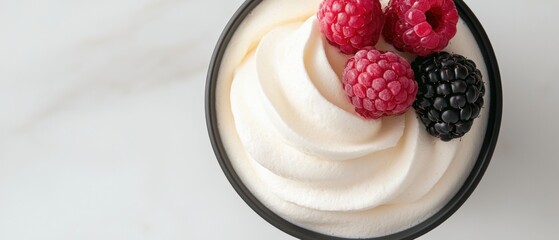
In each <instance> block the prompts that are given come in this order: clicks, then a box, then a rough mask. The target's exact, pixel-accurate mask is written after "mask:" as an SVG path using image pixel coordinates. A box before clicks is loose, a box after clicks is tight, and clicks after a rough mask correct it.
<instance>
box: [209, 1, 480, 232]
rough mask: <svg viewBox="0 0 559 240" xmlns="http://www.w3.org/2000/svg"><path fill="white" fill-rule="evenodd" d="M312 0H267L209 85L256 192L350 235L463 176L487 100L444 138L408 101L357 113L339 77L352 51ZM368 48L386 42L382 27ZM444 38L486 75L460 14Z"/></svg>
mask: <svg viewBox="0 0 559 240" xmlns="http://www.w3.org/2000/svg"><path fill="white" fill-rule="evenodd" d="M381 2H382V4H383V6H385V5H386V4H387V2H388V1H381ZM319 3H320V0H264V1H263V2H262V3H261V4H259V6H258V7H256V9H254V10H253V12H252V13H251V14H250V15H249V16H247V17H246V18H245V20H244V22H243V24H242V25H241V26H240V27H239V28H238V30H237V31H236V33H235V36H234V37H233V39H232V40H231V42H230V43H229V45H228V49H227V52H226V54H225V56H224V59H223V63H222V66H221V68H220V75H219V79H218V85H217V114H218V127H219V131H220V134H221V138H222V141H223V144H224V147H225V149H226V151H227V154H228V156H229V159H230V161H231V163H232V165H233V167H234V169H235V171H236V173H237V174H238V175H239V177H240V178H241V180H242V181H243V183H244V184H245V185H246V186H247V188H248V189H249V190H250V191H251V192H252V193H253V195H254V196H255V197H256V198H257V199H258V200H259V201H260V202H262V203H263V204H264V205H265V206H266V207H268V208H269V209H271V210H272V211H274V212H275V213H276V214H278V215H279V216H281V217H283V218H284V219H286V220H288V221H290V222H292V223H294V224H296V225H298V226H301V227H303V228H307V229H309V230H312V231H316V232H320V233H323V234H328V235H332V236H339V237H348V238H363V237H378V236H384V235H388V234H391V233H395V232H398V231H401V230H405V229H407V228H409V227H411V226H414V225H416V224H418V223H420V222H422V221H424V220H425V219H427V218H428V217H430V216H432V215H433V214H435V213H436V212H437V211H438V210H440V209H441V208H442V207H443V206H444V204H446V203H447V202H448V201H449V200H450V199H451V198H452V197H453V196H454V194H455V193H456V192H457V191H458V189H459V188H460V187H461V185H462V184H463V182H464V180H465V178H466V177H467V175H468V174H469V172H470V170H471V168H472V166H473V164H474V162H475V160H476V158H477V155H478V153H479V150H480V147H481V146H480V145H481V142H482V137H483V135H484V133H485V129H486V125H487V115H488V114H487V112H486V111H487V109H484V110H483V111H482V113H481V117H480V118H479V119H477V120H476V121H475V122H474V126H473V127H472V129H471V130H470V132H469V133H468V134H466V136H465V137H463V138H462V139H456V140H453V141H450V142H443V141H440V140H439V139H437V138H434V137H431V136H430V135H429V134H428V133H427V131H426V130H425V127H424V126H423V125H422V124H421V123H420V121H419V120H418V119H417V118H416V115H415V112H414V110H413V108H412V109H410V110H409V111H408V112H407V113H406V114H404V115H401V116H396V117H384V118H381V119H378V120H366V119H363V118H361V117H360V116H358V114H356V113H355V111H354V109H353V106H352V105H351V103H350V102H349V101H348V99H347V96H346V95H345V93H344V91H343V87H342V84H341V81H340V78H341V74H342V71H343V68H344V66H345V62H346V61H347V59H348V58H349V56H347V55H343V54H342V53H340V52H339V51H338V49H336V48H335V47H332V46H330V45H329V44H328V43H327V42H326V40H325V39H324V38H323V36H322V34H321V33H320V31H319V29H318V26H317V20H316V16H315V14H316V11H317V9H318V5H319ZM377 48H379V49H380V50H390V51H395V50H394V49H393V48H391V47H390V46H389V45H387V44H386V43H384V42H383V41H382V39H381V41H380V43H379V44H377ZM445 50H446V51H449V52H454V53H458V54H461V55H464V56H466V57H468V58H469V59H472V60H474V61H475V62H476V63H477V64H478V68H479V69H480V70H481V71H482V74H483V75H484V76H487V75H488V74H487V70H486V67H485V64H484V61H483V58H482V55H481V52H480V50H479V48H478V46H477V43H476V41H475V39H474V37H473V35H472V34H471V32H470V30H469V28H468V27H467V26H466V25H465V23H464V22H462V21H460V22H459V24H458V33H457V35H456V36H455V38H454V39H453V40H452V41H451V42H450V44H449V46H448V47H447V49H445ZM395 52H396V51H395ZM401 55H402V56H408V55H405V54H401ZM408 57H409V56H408ZM408 60H409V61H410V62H411V61H412V60H413V59H411V58H408Z"/></svg>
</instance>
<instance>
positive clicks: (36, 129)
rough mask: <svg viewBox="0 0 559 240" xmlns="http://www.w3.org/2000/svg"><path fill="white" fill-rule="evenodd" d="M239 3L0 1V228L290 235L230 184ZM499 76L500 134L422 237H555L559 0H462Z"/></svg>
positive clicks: (23, 235)
mask: <svg viewBox="0 0 559 240" xmlns="http://www.w3.org/2000/svg"><path fill="white" fill-rule="evenodd" d="M241 2H242V1H241V0H227V1H222V0H205V1H201V0H183V1H178V0H176V1H175V0H119V1H114V0H98V1H75V0H50V1H42V0H20V1H15V0H0V240H12V239H13V240H28V239H29V240H35V239H37V240H50V239H52V240H70V239H104V240H113V239H114V240H126V239H134V240H136V239H138V240H141V239H164V240H175V239H176V240H178V239H181V240H182V239H291V237H289V236H287V235H286V234H284V233H282V232H281V231H279V230H277V229H275V228H274V227H272V226H271V225H269V224H267V223H266V222H265V221H264V220H262V219H261V218H260V217H258V216H257V215H256V214H255V213H254V212H252V210H250V209H249V207H248V206H246V205H245V204H244V202H243V201H242V200H241V199H240V197H238V196H237V195H236V193H235V192H234V190H233V188H232V187H231V186H230V185H229V183H228V182H227V180H226V179H225V176H224V175H223V174H222V172H221V169H220V168H219V166H218V164H217V161H216V159H215V157H214V155H213V153H212V150H211V147H210V143H209V139H208V136H207V132H206V126H205V119H204V84H205V74H206V69H207V66H208V63H209V59H210V55H211V53H212V51H213V47H214V45H215V43H216V41H217V39H218V36H219V34H220V33H221V31H222V29H223V27H224V26H225V24H226V22H227V20H228V19H229V18H230V17H231V15H232V14H233V12H234V11H235V10H236V8H237V7H238V6H240V4H241ZM466 3H467V4H468V5H469V6H470V7H471V8H472V10H473V11H474V12H475V13H476V15H477V16H478V18H479V19H480V21H481V22H482V24H483V25H484V27H485V29H486V31H487V32H488V35H489V37H490V39H491V41H492V43H493V46H494V48H495V51H496V54H497V57H498V60H499V64H500V69H501V73H502V81H503V91H504V113H503V123H502V128H501V135H500V139H499V144H498V146H497V149H496V152H495V154H494V157H493V160H492V163H491V165H490V167H489V169H488V171H487V173H486V174H485V177H484V179H483V181H482V182H481V184H480V185H479V187H478V188H477V190H476V191H475V192H474V194H473V195H472V196H471V197H470V199H469V200H468V201H467V202H466V203H465V205H464V206H463V207H462V208H461V209H460V210H459V211H458V212H457V213H456V214H455V215H453V216H452V217H451V218H450V219H449V220H448V221H446V222H445V223H443V224H442V225H441V226H440V227H438V228H437V229H435V230H434V231H432V232H430V233H428V234H427V235H425V236H424V237H423V238H422V239H554V238H556V237H557V232H556V231H557V229H556V228H557V227H558V226H559V217H558V215H559V190H557V186H556V185H557V183H558V182H559V174H558V170H559V160H558V159H559V157H558V155H557V153H556V150H557V149H558V148H559V144H558V142H557V140H555V138H556V136H558V135H559V128H558V127H557V126H558V124H557V122H558V121H559V110H558V108H557V107H556V106H557V103H559V95H558V94H557V92H558V91H559V80H558V74H557V69H558V68H559V66H557V62H558V61H557V59H556V57H557V56H559V47H558V45H559V44H558V43H559V24H558V21H557V16H556V13H557V9H559V2H557V1H551V0H533V1H520V0H508V1H507V0H493V1H482V0H466Z"/></svg>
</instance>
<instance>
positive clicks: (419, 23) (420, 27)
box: [382, 0, 459, 56]
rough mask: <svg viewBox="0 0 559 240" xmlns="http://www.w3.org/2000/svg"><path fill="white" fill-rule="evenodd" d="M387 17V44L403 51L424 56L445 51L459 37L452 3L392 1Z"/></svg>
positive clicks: (454, 7)
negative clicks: (456, 35) (452, 40)
mask: <svg viewBox="0 0 559 240" xmlns="http://www.w3.org/2000/svg"><path fill="white" fill-rule="evenodd" d="M384 15H385V19H386V25H385V26H384V30H383V32H382V34H383V36H384V38H385V40H386V41H387V42H388V43H391V44H392V45H394V47H395V48H396V49H398V50H399V51H404V52H408V53H414V54H417V55H420V56H427V55H429V54H431V53H434V52H438V51H441V50H443V49H444V48H445V47H446V46H447V45H448V42H449V41H450V39H452V37H454V35H455V34H456V24H457V23H458V19H459V15H458V10H456V5H455V4H454V1H452V0H391V1H390V2H389V4H388V6H387V7H386V9H385V12H384Z"/></svg>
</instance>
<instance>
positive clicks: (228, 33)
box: [206, 0, 502, 240]
mask: <svg viewBox="0 0 559 240" xmlns="http://www.w3.org/2000/svg"><path fill="white" fill-rule="evenodd" d="M260 2H262V0H247V1H246V2H245V3H244V4H243V5H242V6H241V7H240V8H239V10H238V11H237V12H236V13H235V15H234V16H233V17H232V19H231V20H230V22H229V23H228V24H227V26H226V28H225V30H224V31H223V33H222V35H221V37H220V39H219V42H218V44H217V46H216V48H215V51H214V54H213V56H212V60H211V63H210V66H209V70H208V76H207V81H206V124H207V127H208V132H209V135H210V140H211V143H212V146H213V149H214V152H215V154H216V157H217V160H218V161H219V164H220V166H221V168H222V170H223V172H224V173H225V175H226V177H227V179H228V180H229V182H230V183H231V185H232V186H233V188H234V189H235V190H236V191H237V193H238V194H239V195H240V196H241V198H242V199H243V200H244V201H245V202H246V203H247V204H248V205H249V206H250V207H251V208H252V209H253V210H254V211H255V212H256V213H257V214H258V215H260V216H261V217H262V218H264V219H265V220H266V221H268V222H269V223H270V224H272V225H274V226H275V227H277V228H278V229H280V230H282V231H284V232H286V233H288V234H290V235H292V236H294V237H296V238H300V239H334V240H342V239H345V238H339V237H332V236H328V235H324V234H320V233H317V232H313V231H310V230H308V229H304V228H301V227H298V226H296V225H294V224H292V223H290V222H288V221H286V220H285V219H283V218H281V217H279V216H278V215H276V214H275V213H274V212H272V211H271V210H270V209H268V208H266V207H265V206H264V205H263V204H262V203H261V202H260V201H258V199H256V198H255V197H254V195H253V194H252V193H251V192H250V191H249V190H248V189H247V188H246V186H245V185H244V184H243V182H242V181H241V179H240V178H239V176H238V175H237V174H236V173H235V170H234V169H233V166H232V165H231V162H230V160H229V157H228V155H227V152H226V151H225V148H224V146H223V143H222V141H221V137H220V133H219V129H218V126H217V113H216V85H217V79H218V74H219V68H220V66H221V62H222V59H223V55H224V53H225V50H226V49H227V46H228V43H229V41H230V40H231V38H232V37H233V35H234V33H235V31H236V29H237V28H238V27H239V25H240V24H241V23H242V22H243V20H244V18H245V17H246V16H247V15H248V14H249V13H250V12H251V11H252V10H253V9H254V8H255V7H256V6H257V5H258V4H259V3H260ZM454 2H455V4H456V7H457V9H458V12H459V14H460V17H461V19H462V20H463V21H464V22H466V24H467V25H468V27H469V28H470V30H471V32H472V34H473V35H474V37H475V39H476V41H477V43H478V45H479V47H480V50H481V52H482V54H483V58H484V60H485V63H486V66H487V72H488V74H489V76H487V77H486V78H485V79H488V81H486V84H489V86H490V87H489V90H490V91H489V92H488V93H489V95H488V97H489V98H490V101H489V103H490V104H489V106H485V107H489V111H488V112H489V118H488V125H487V130H486V133H485V137H484V139H483V144H482V147H481V150H480V152H479V155H478V158H477V160H476V163H475V165H474V167H473V169H472V171H471V172H470V174H469V175H468V178H467V179H466V180H465V182H464V184H463V185H462V187H461V188H460V189H459V191H458V192H457V193H456V195H455V196H454V197H453V198H452V199H451V200H450V201H449V202H448V203H447V204H446V205H445V206H444V207H443V208H442V209H441V210H439V211H438V212H437V213H435V214H434V215H433V216H431V217H430V218H428V219H427V220H425V221H423V222H422V223H420V224H418V225H415V226H413V227H411V228H409V229H406V230H404V231H401V232H398V233H394V234H391V235H388V236H383V237H377V238H369V240H381V239H414V238H417V237H419V236H421V235H423V234H425V233H427V232H429V231H430V230H432V229H433V228H435V227H437V226H438V225H439V224H441V223H442V222H444V221H445V220H446V219H448V218H449V217H450V216H451V215H452V214H453V213H454V212H456V210H458V208H460V206H462V204H463V203H464V202H465V201H466V199H468V197H469V196H470V195H471V193H472V192H473V191H474V189H475V188H476V186H477V185H478V183H479V182H480V180H481V178H482V177H483V174H484V173H485V170H486V169H487V167H488V165H489V162H490V160H491V156H492V155H493V151H494V150H495V146H496V144H497V138H498V135H499V129H500V126H501V115H502V91H501V77H500V74H499V67H498V65H497V59H496V57H495V53H494V51H493V47H492V46H491V43H490V42H489V39H488V37H487V34H486V33H485V30H484V29H483V27H482V26H481V24H480V22H479V21H478V19H477V18H476V17H475V15H474V13H473V12H472V11H471V10H470V8H468V6H467V5H466V4H465V3H464V2H463V1H462V0H455V1H454Z"/></svg>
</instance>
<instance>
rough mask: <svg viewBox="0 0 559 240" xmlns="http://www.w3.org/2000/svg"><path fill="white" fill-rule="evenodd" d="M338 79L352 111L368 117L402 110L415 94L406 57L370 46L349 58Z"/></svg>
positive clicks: (413, 79) (392, 113) (408, 104)
mask: <svg viewBox="0 0 559 240" xmlns="http://www.w3.org/2000/svg"><path fill="white" fill-rule="evenodd" d="M342 82H343V84H344V88H345V92H346V94H347V95H348V96H349V98H350V100H351V103H352V104H353V106H355V111H356V112H357V113H359V114H360V115H361V116H363V117H364V118H368V119H371V118H372V119H377V118H380V117H383V116H391V115H399V114H402V113H404V112H406V110H407V109H408V108H409V107H410V106H411V105H412V104H413V102H414V101H415V95H416V94H417V82H416V81H415V78H414V74H413V70H412V69H411V67H410V64H409V63H408V61H406V59H404V58H402V57H400V56H398V55H396V54H395V53H393V52H386V53H383V52H380V51H378V50H376V49H374V48H373V47H367V48H365V49H363V50H360V51H359V52H357V53H356V54H355V56H354V57H353V58H350V59H349V61H348V62H347V65H346V67H345V69H344V75H343V80H342Z"/></svg>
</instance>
